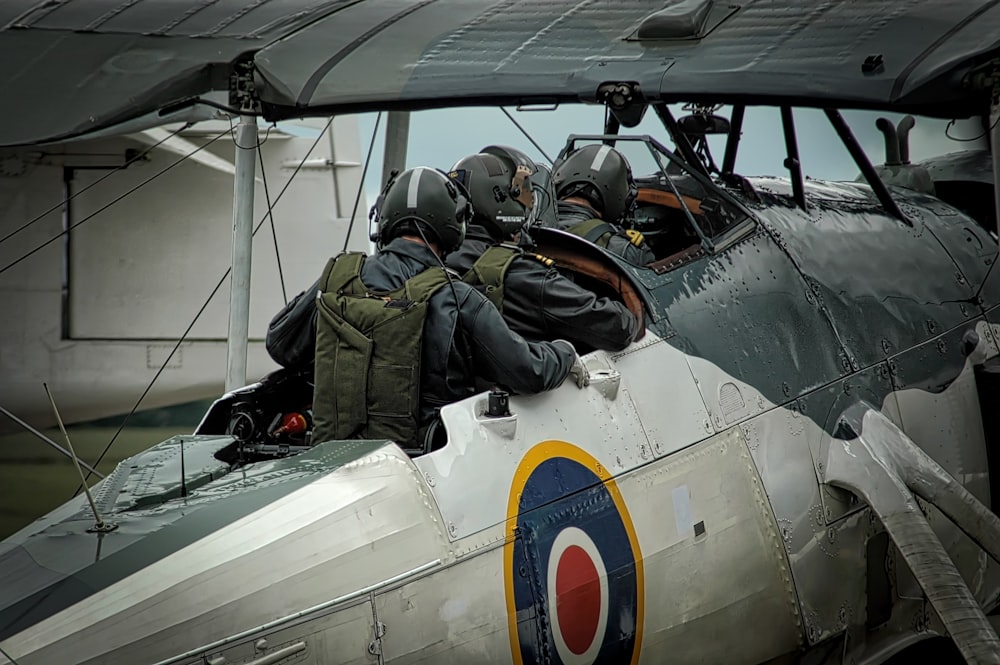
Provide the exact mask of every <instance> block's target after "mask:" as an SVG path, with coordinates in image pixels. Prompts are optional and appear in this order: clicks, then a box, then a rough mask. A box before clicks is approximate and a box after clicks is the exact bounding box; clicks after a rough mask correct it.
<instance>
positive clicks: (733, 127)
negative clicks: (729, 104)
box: [722, 104, 747, 176]
mask: <svg viewBox="0 0 1000 665" xmlns="http://www.w3.org/2000/svg"><path fill="white" fill-rule="evenodd" d="M746 111H747V107H746V106H744V105H743V104H740V105H739V106H734V107H733V114H732V116H731V117H730V119H729V136H728V137H727V138H726V152H725V154H724V155H723V156H722V175H723V176H726V175H732V173H733V171H735V170H736V154H737V153H738V152H739V149H740V138H741V137H742V134H743V117H744V116H745V115H746Z"/></svg>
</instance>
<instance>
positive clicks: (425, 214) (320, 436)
mask: <svg viewBox="0 0 1000 665" xmlns="http://www.w3.org/2000/svg"><path fill="white" fill-rule="evenodd" d="M373 212H376V213H377V214H378V233H377V244H378V248H379V252H378V253H377V254H376V255H375V256H372V257H368V258H366V257H365V255H364V254H361V253H358V252H347V253H344V254H340V255H339V256H337V257H334V258H333V259H331V260H330V261H329V262H328V263H327V266H326V269H325V270H324V271H323V275H322V277H320V279H319V281H318V282H317V283H316V284H314V285H313V286H312V287H311V288H310V289H309V290H307V291H304V292H303V293H301V294H299V296H297V298H296V299H295V300H293V301H292V302H291V303H289V305H288V306H286V307H285V308H284V309H283V310H282V311H281V312H279V313H278V315H277V316H276V317H275V318H274V319H273V320H272V322H271V325H270V326H269V328H268V334H267V340H266V347H267V350H268V353H269V354H270V355H271V357H272V358H273V359H274V360H275V361H276V362H278V363H279V364H281V365H283V366H285V367H289V366H307V365H308V363H309V362H310V361H312V360H313V359H315V370H314V378H315V388H314V392H313V419H314V431H313V441H314V442H321V441H327V440H331V439H351V438H367V439H391V440H393V441H395V442H397V443H399V444H400V445H402V446H404V447H410V448H414V447H417V448H419V447H422V446H424V442H425V434H426V430H427V429H428V428H429V426H430V425H431V423H432V422H433V420H434V418H435V415H436V412H437V410H438V409H439V408H440V407H442V406H444V405H446V404H449V403H451V402H454V401H457V400H460V399H464V398H466V397H470V396H471V395H473V394H474V393H475V385H476V380H477V379H478V380H480V381H484V382H487V383H495V384H499V385H502V386H504V387H506V388H509V389H510V390H513V391H515V392H518V393H522V394H531V393H536V392H540V391H543V390H548V389H551V388H555V387H556V386H558V385H560V384H561V383H562V382H563V380H564V379H565V378H566V376H567V375H568V374H570V373H571V372H573V373H574V377H576V378H577V384H578V385H581V386H582V385H583V383H582V381H583V377H584V376H585V370H584V369H583V366H582V364H581V363H580V359H579V356H578V355H577V354H576V353H575V351H574V349H573V347H572V346H571V344H569V343H568V342H562V341H560V342H527V341H525V340H524V338H522V337H521V336H520V335H518V334H516V333H514V332H513V331H511V330H510V328H509V327H508V326H507V324H505V323H504V321H503V318H502V317H501V316H500V314H499V312H497V310H496V308H495V307H494V306H493V305H492V304H491V303H490V302H489V301H488V300H487V299H486V298H485V297H484V296H483V295H482V294H481V293H479V292H478V291H476V290H475V289H473V288H471V287H470V286H469V285H468V284H465V283H462V282H459V281H457V280H453V279H452V277H451V273H450V272H449V271H447V270H445V268H444V264H443V263H442V259H441V257H442V256H444V255H446V254H447V253H449V252H451V251H453V250H454V249H456V248H457V247H458V246H459V245H460V244H461V242H462V239H463V238H464V236H465V228H466V220H467V219H468V217H469V216H470V215H471V210H470V206H469V204H468V202H467V200H466V197H465V196H464V195H463V192H462V191H461V190H460V188H459V187H458V186H457V185H456V184H455V183H454V182H453V181H451V180H449V179H448V178H447V177H446V176H445V175H444V174H442V173H441V172H440V171H437V170H435V169H429V168H415V169H410V170H408V171H405V172H403V173H402V174H400V175H399V177H398V178H396V179H395V181H393V182H391V183H390V184H389V185H388V186H387V188H386V190H385V191H384V192H383V195H382V196H380V197H379V203H377V204H376V208H375V209H374V210H373ZM425 449H426V448H425Z"/></svg>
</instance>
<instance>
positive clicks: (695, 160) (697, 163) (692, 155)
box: [653, 104, 712, 178]
mask: <svg viewBox="0 0 1000 665" xmlns="http://www.w3.org/2000/svg"><path fill="white" fill-rule="evenodd" d="M653 109H654V110H655V111H656V115H657V116H659V118H660V122H662V123H663V126H664V127H665V128H666V130H667V131H668V132H669V133H670V138H671V139H673V141H674V145H675V146H677V150H678V152H680V153H681V155H682V156H683V157H684V161H686V162H687V163H688V165H689V166H690V167H691V168H692V169H693V170H695V171H697V172H698V173H700V174H701V175H703V176H705V177H706V178H711V177H712V176H711V175H710V174H709V172H708V169H706V168H705V165H704V164H702V162H701V159H700V158H699V157H698V154H697V153H696V152H695V151H694V148H692V147H691V142H690V141H688V138H687V136H686V135H685V134H684V132H682V131H681V129H680V127H678V126H677V120H676V119H675V118H674V114H673V113H671V112H670V108H669V107H668V106H667V105H666V104H653Z"/></svg>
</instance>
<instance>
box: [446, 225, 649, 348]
mask: <svg viewBox="0 0 1000 665" xmlns="http://www.w3.org/2000/svg"><path fill="white" fill-rule="evenodd" d="M493 244H494V241H493V240H492V238H491V237H490V236H489V234H488V232H487V231H486V229H484V228H483V227H481V226H470V227H469V229H468V231H467V233H466V236H465V242H463V243H462V246H461V247H459V248H458V250H457V251H456V252H453V253H452V254H449V255H448V260H447V263H448V267H450V268H452V269H454V270H456V271H457V272H459V273H461V274H466V273H467V272H468V271H469V270H470V269H471V268H472V266H473V264H475V262H476V261H477V260H478V259H479V257H481V256H482V255H483V253H484V252H485V251H486V250H487V249H488V248H489V247H491V246H492V245H493ZM513 251H517V250H513ZM486 286H487V285H482V287H479V288H483V289H484V288H485V287H486ZM502 293H503V302H502V305H501V306H499V307H498V309H500V312H501V314H503V318H504V320H505V321H506V322H507V324H508V325H509V326H510V327H511V329H512V330H514V331H515V332H517V333H518V334H520V335H522V336H524V337H525V338H527V339H547V340H552V339H565V340H568V341H569V342H572V344H573V346H575V347H576V350H577V352H578V353H586V352H587V351H591V350H593V349H603V350H606V351H620V350H622V349H624V348H625V347H626V346H628V345H629V343H631V342H632V340H633V339H634V338H635V335H636V331H637V330H638V326H639V323H638V322H637V321H636V320H635V317H634V316H633V315H632V313H631V312H630V311H629V310H628V309H627V308H626V307H625V305H623V304H621V303H619V302H617V301H615V300H612V299H610V298H598V297H597V296H596V295H595V294H594V292H593V291H590V290H588V289H585V288H583V287H581V286H579V285H577V284H576V283H575V282H573V281H572V280H570V279H569V278H567V277H564V276H563V275H561V274H560V273H559V271H557V270H556V269H555V268H553V267H551V266H550V265H546V263H545V262H544V261H543V260H542V259H539V258H537V257H536V256H535V255H533V254H531V253H530V250H529V251H528V252H526V253H524V254H522V255H520V256H517V257H516V258H514V260H513V261H511V263H510V265H509V266H508V268H507V271H506V274H505V275H504V280H503V292H502Z"/></svg>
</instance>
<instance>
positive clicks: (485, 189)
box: [448, 145, 537, 240]
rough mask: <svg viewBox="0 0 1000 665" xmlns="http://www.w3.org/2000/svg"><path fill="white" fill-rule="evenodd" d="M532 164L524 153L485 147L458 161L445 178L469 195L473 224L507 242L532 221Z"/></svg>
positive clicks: (499, 147) (512, 149)
mask: <svg viewBox="0 0 1000 665" xmlns="http://www.w3.org/2000/svg"><path fill="white" fill-rule="evenodd" d="M536 170H537V169H536V168H535V163H534V162H533V161H532V160H531V159H530V158H529V157H528V156H527V155H525V154H524V153H523V152H521V151H519V150H516V149H514V148H507V147H505V146H492V145H491V146H487V147H485V148H483V149H482V150H481V151H480V152H479V153H477V154H475V155H469V156H468V157H465V158H463V159H460V160H459V161H458V162H457V163H456V164H455V165H454V166H453V167H452V168H451V171H450V172H449V173H448V177H449V178H451V179H452V180H454V181H456V182H458V183H461V184H462V186H463V187H465V189H466V190H468V192H469V196H470V198H471V199H472V207H473V209H474V211H475V212H474V214H473V221H474V222H475V223H476V224H481V225H482V226H483V227H484V228H485V229H486V230H487V231H488V232H489V234H490V235H491V236H493V238H494V239H496V240H509V239H511V238H513V237H514V235H515V234H517V233H518V232H519V231H521V230H522V229H523V228H524V227H525V226H527V225H530V224H531V223H532V222H533V221H534V211H535V194H534V188H533V185H532V182H531V176H532V175H534V174H535V172H536Z"/></svg>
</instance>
